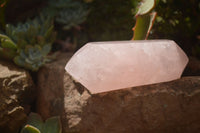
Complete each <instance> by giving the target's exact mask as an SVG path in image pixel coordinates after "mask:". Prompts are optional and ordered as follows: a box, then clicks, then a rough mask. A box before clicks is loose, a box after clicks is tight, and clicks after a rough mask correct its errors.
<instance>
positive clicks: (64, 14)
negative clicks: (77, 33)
mask: <svg viewBox="0 0 200 133" xmlns="http://www.w3.org/2000/svg"><path fill="white" fill-rule="evenodd" d="M88 13H89V11H88V8H87V5H86V4H85V3H83V2H81V1H78V0H76V1H74V0H49V2H48V7H47V8H45V9H44V11H43V13H42V14H46V15H50V16H51V17H53V18H54V19H55V22H56V23H58V24H60V25H62V27H63V30H69V29H70V28H72V27H76V26H78V25H79V24H81V23H83V22H84V21H85V20H86V18H87V16H88Z"/></svg>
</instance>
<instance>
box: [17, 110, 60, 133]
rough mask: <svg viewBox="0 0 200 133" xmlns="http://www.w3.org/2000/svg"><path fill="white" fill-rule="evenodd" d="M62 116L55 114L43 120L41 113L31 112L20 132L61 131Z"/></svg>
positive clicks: (53, 132)
mask: <svg viewBox="0 0 200 133" xmlns="http://www.w3.org/2000/svg"><path fill="white" fill-rule="evenodd" d="M61 132H62V127H61V122H60V117H58V116H54V117H51V118H49V119H47V120H46V121H45V122H43V120H42V118H41V117H40V115H38V114H36V113H30V115H29V118H28V121H27V123H26V125H25V126H24V128H23V129H22V130H21V132H20V133H61Z"/></svg>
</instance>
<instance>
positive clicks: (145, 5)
mask: <svg viewBox="0 0 200 133" xmlns="http://www.w3.org/2000/svg"><path fill="white" fill-rule="evenodd" d="M155 3H156V0H142V2H141V3H140V5H139V9H138V12H137V14H136V16H137V15H145V14H147V13H149V12H150V11H151V10H152V9H153V8H154V7H155Z"/></svg>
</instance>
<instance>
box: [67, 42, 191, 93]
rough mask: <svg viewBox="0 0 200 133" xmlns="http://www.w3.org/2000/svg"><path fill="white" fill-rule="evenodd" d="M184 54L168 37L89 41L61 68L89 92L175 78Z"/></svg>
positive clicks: (185, 62) (177, 75) (180, 69)
mask: <svg viewBox="0 0 200 133" xmlns="http://www.w3.org/2000/svg"><path fill="white" fill-rule="evenodd" d="M187 63H188V57H187V56H186V54H185V53H184V52H183V50H182V49H181V48H180V47H179V46H178V45H177V44H176V43H175V42H174V41H172V40H148V41H147V40H137V41H107V42H91V43H87V44H86V45H84V46H83V47H82V48H81V49H79V50H78V51H77V52H76V53H75V54H74V55H73V57H72V58H71V59H70V60H69V62H68V63H67V65H66V67H65V69H66V71H67V72H68V73H69V74H70V75H71V76H73V78H74V79H75V80H76V81H78V82H79V83H81V84H82V85H83V86H85V87H86V88H87V89H88V90H89V91H90V92H91V93H92V94H94V93H99V92H105V91H111V90H117V89H122V88H128V87H135V86H141V85H148V84H153V83H159V82H166V81H171V80H175V79H178V78H180V77H181V75H182V72H183V70H184V68H185V66H186V65H187Z"/></svg>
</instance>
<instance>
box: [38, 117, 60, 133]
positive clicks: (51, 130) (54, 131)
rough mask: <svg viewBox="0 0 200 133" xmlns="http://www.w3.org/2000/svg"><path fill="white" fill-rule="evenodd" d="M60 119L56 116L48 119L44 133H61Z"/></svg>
mask: <svg viewBox="0 0 200 133" xmlns="http://www.w3.org/2000/svg"><path fill="white" fill-rule="evenodd" d="M61 129H62V128H61V122H60V117H58V116H54V117H51V118H49V119H47V120H46V121H45V123H44V126H43V129H42V131H41V132H42V133H61Z"/></svg>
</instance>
